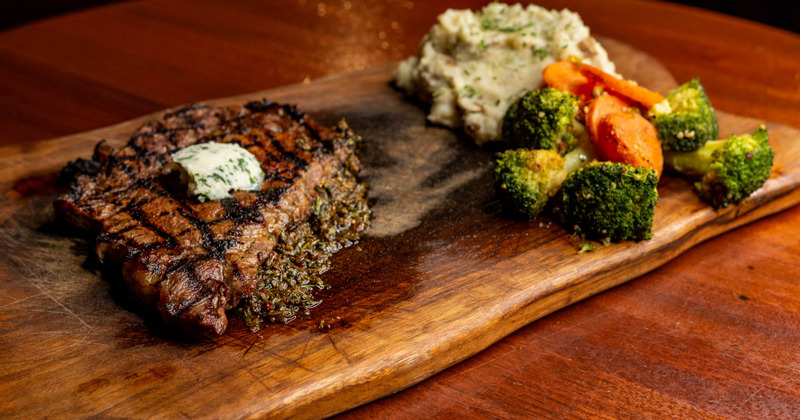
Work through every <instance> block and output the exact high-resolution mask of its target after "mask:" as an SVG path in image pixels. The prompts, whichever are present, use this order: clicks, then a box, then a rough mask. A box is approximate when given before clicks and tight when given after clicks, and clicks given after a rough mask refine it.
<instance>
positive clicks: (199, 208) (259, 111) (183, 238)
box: [54, 99, 369, 334]
mask: <svg viewBox="0 0 800 420" xmlns="http://www.w3.org/2000/svg"><path fill="white" fill-rule="evenodd" d="M206 142H220V143H234V144H238V145H239V146H242V147H243V148H245V149H246V150H248V151H249V152H251V153H252V154H253V155H255V156H256V158H257V159H258V161H259V162H260V164H261V169H262V170H263V171H264V173H265V174H266V177H265V181H264V183H263V185H262V186H261V190H260V191H252V192H251V191H232V192H231V197H229V198H223V199H221V200H211V201H205V202H200V201H199V200H197V199H196V198H195V197H189V196H187V194H186V189H185V188H182V187H181V186H179V185H175V182H174V181H175V180H174V177H170V176H169V175H168V174H167V172H168V171H165V170H164V169H165V167H166V166H167V165H169V164H170V163H171V162H172V157H171V155H172V153H174V152H176V151H178V150H180V149H182V148H185V147H187V146H190V145H193V144H199V143H206ZM359 142H360V138H359V137H358V136H357V135H355V134H354V133H353V132H352V130H351V129H350V128H349V127H348V126H347V124H346V123H345V122H344V121H341V122H340V123H339V124H337V125H336V126H333V127H326V126H323V125H321V124H318V123H317V122H315V121H314V120H313V119H311V118H310V117H308V116H307V115H305V114H304V113H302V112H299V111H298V110H297V109H296V108H295V107H293V106H288V105H279V104H276V103H273V102H271V101H269V100H266V99H265V100H263V101H256V102H250V103H247V104H245V105H243V106H231V107H210V106H205V105H190V106H186V107H183V108H180V109H177V110H174V111H170V112H167V113H166V114H165V115H164V116H163V118H162V119H160V120H156V121H152V122H150V123H148V124H146V125H144V126H143V127H141V128H140V129H139V130H137V131H136V132H135V133H134V135H133V136H132V137H131V139H130V140H129V141H128V143H127V144H126V145H125V146H123V147H121V148H119V149H114V148H112V147H111V146H110V145H109V144H108V143H107V142H105V141H101V142H100V143H99V144H98V145H97V146H96V148H95V151H94V155H93V157H92V160H91V161H86V160H78V161H76V162H75V163H73V164H70V165H68V167H67V168H65V170H64V173H67V174H69V178H70V182H69V191H68V192H66V193H65V194H63V195H61V196H60V197H58V198H57V199H56V201H55V202H54V206H55V209H56V213H57V214H58V215H59V216H60V217H62V218H63V219H65V220H67V221H68V222H70V223H72V224H75V225H77V226H79V227H82V228H84V229H89V230H92V231H97V232H99V234H98V237H97V240H96V245H95V250H96V253H97V256H98V258H99V260H100V261H101V262H102V263H104V264H114V265H117V266H120V267H121V269H122V277H123V278H124V280H125V282H126V283H127V284H128V285H129V286H130V288H131V289H132V290H133V291H134V292H135V293H136V295H137V296H138V297H139V298H140V299H142V300H143V301H144V302H147V303H150V304H154V305H155V306H156V307H157V308H158V310H159V311H160V312H161V314H162V316H163V317H164V319H165V320H166V321H168V322H171V323H174V324H178V325H181V326H183V327H186V328H190V329H196V328H200V329H207V330H211V331H213V332H215V333H217V334H222V333H223V332H224V331H225V329H226V327H227V324H228V319H227V316H226V310H229V309H232V308H234V307H236V306H237V305H238V304H239V303H240V302H242V303H247V305H248V306H249V307H250V308H253V307H254V306H253V302H254V296H262V295H263V290H264V287H265V284H268V283H270V281H269V280H268V279H265V274H264V273H265V272H268V271H269V267H270V266H271V265H273V264H274V261H275V260H276V259H280V258H277V257H276V252H280V249H282V248H284V246H278V247H277V248H276V245H279V244H282V243H284V242H285V240H283V238H285V237H286V235H287V234H289V233H291V232H294V231H298V228H299V227H302V226H304V225H305V224H307V222H308V220H309V218H310V217H315V218H317V219H318V218H319V211H317V210H318V207H319V206H320V204H319V203H320V198H321V192H323V191H326V187H325V186H326V185H334V184H336V183H335V182H333V181H334V180H341V179H343V178H346V179H348V180H350V181H349V184H348V185H350V186H351V191H356V190H357V191H358V192H357V194H359V197H360V202H362V203H364V205H363V206H361V207H358V208H359V209H360V213H359V219H357V222H355V223H349V224H348V226H347V229H348V230H350V231H351V232H352V233H351V234H343V235H340V236H341V238H345V239H342V241H339V242H336V243H339V244H342V245H347V244H348V243H352V242H353V241H352V239H353V238H357V234H358V233H359V232H360V231H361V230H363V229H364V228H365V227H366V225H367V224H368V218H369V211H368V209H367V208H366V204H365V203H366V200H365V196H366V189H365V188H364V187H363V186H362V185H361V184H358V183H357V181H356V180H355V176H354V174H356V173H357V172H358V170H359V169H360V163H359V161H358V158H357V156H356V154H355V151H356V148H357V146H358V143H359ZM336 185H338V184H336ZM356 186H357V187H358V188H356ZM353 188H354V189H353ZM329 189H330V188H328V190H329ZM335 201H336V200H333V201H331V200H330V199H329V198H328V199H327V201H326V203H327V202H335ZM357 201H358V200H357ZM299 230H300V231H302V229H299ZM353 235H355V236H353ZM334 242H335V241H334ZM334 242H332V243H334ZM340 247H341V246H339V248H340ZM334 248H335V249H334ZM336 249H338V248H337V247H336V246H332V247H331V250H332V251H333V252H335V250H336ZM312 275H313V273H312ZM271 306H273V307H274V305H272V304H267V305H261V306H259V308H260V309H263V311H264V312H265V313H263V314H261V313H256V314H255V315H257V316H261V317H264V318H268V314H267V313H266V312H267V311H268V310H269V309H270V307H271ZM284 306H291V303H289V304H288V305H284ZM301 306H302V302H301ZM259 308H256V309H259ZM295 309H297V308H295ZM252 312H253V311H250V312H248V314H249V315H251V316H250V318H251V319H249V320H248V325H251V327H253V326H254V321H253V320H252V318H253V313H252ZM284 313H286V311H284ZM281 319H285V317H281ZM255 324H257V322H256V323H255Z"/></svg>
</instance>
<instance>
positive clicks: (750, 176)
mask: <svg viewBox="0 0 800 420" xmlns="http://www.w3.org/2000/svg"><path fill="white" fill-rule="evenodd" d="M774 156H775V151H774V150H773V149H772V147H770V145H769V134H768V133H767V129H766V128H765V127H764V126H763V125H762V126H761V127H759V128H758V129H757V130H755V131H753V132H752V133H749V134H744V135H740V136H739V135H733V136H730V137H728V138H727V139H723V140H712V141H709V142H707V143H706V144H705V145H704V146H703V147H702V148H700V149H699V150H696V151H693V152H667V153H665V154H664V163H666V165H667V166H668V167H669V168H671V169H672V170H674V171H676V172H678V173H681V174H684V175H687V176H689V177H694V178H696V179H698V180H697V182H695V184H694V186H695V190H696V191H697V193H698V195H700V197H701V198H702V199H704V200H706V201H707V202H709V203H710V204H711V205H712V206H714V207H715V208H721V207H727V206H729V205H731V204H736V203H739V202H741V201H742V200H744V199H745V198H747V197H749V196H750V194H752V193H753V192H755V191H756V190H757V189H759V188H761V186H762V185H764V182H766V180H767V178H769V176H770V173H771V171H772V159H773V157H774Z"/></svg>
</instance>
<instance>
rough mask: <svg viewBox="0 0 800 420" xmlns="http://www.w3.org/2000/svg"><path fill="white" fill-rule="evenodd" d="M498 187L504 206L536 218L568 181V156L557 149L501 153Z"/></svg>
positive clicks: (496, 168) (496, 188)
mask: <svg viewBox="0 0 800 420" xmlns="http://www.w3.org/2000/svg"><path fill="white" fill-rule="evenodd" d="M494 175H495V177H494V179H495V190H496V191H497V195H498V197H499V198H500V201H501V202H502V204H503V208H504V209H505V210H506V211H507V212H509V213H510V214H513V215H515V216H519V217H522V218H527V219H533V218H534V217H536V216H537V215H538V214H539V213H541V211H542V210H543V209H544V207H545V205H547V201H548V200H549V199H550V197H552V196H553V195H555V194H556V193H557V192H558V189H559V188H560V187H561V183H562V182H563V181H564V177H565V176H566V173H565V172H564V158H563V157H561V155H559V154H558V153H557V152H556V151H555V150H530V149H512V150H506V151H504V152H500V153H498V154H497V166H496V167H495V171H494Z"/></svg>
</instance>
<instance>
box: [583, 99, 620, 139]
mask: <svg viewBox="0 0 800 420" xmlns="http://www.w3.org/2000/svg"><path fill="white" fill-rule="evenodd" d="M630 107H631V104H630V103H629V102H626V101H624V100H622V99H620V98H618V97H616V96H613V95H600V96H598V97H596V98H594V99H592V101H591V102H589V105H588V106H587V107H586V117H585V120H586V131H588V132H589V136H591V137H593V138H594V137H596V136H597V126H598V125H599V124H600V121H601V120H602V119H603V117H605V116H606V115H608V114H613V113H616V112H627V111H628V110H629V108H630Z"/></svg>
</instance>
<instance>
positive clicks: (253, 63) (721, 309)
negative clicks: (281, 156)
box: [0, 0, 800, 418]
mask: <svg viewBox="0 0 800 420" xmlns="http://www.w3.org/2000/svg"><path fill="white" fill-rule="evenodd" d="M484 3H486V2H485V1H458V2H457V1H424V2H423V1H410V0H387V1H379V0H349V1H344V0H330V1H317V0H314V1H312V0H291V1H289V0H287V1H280V2H278V1H273V2H263V1H258V0H239V1H236V2H229V1H221V0H192V1H189V0H158V1H155V0H153V1H149V0H145V1H131V2H121V3H117V4H114V5H110V6H105V7H101V8H96V9H90V10H86V11H83V12H80V13H76V14H71V15H65V16H61V17H56V18H51V19H47V20H44V21H39V22H35V23H31V24H28V25H25V26H22V27H18V28H15V29H11V30H7V31H4V32H2V33H0V93H2V94H0V108H1V109H2V110H3V112H0V145H17V146H18V147H20V148H23V150H24V149H25V148H33V147H36V142H37V141H40V140H45V139H48V138H53V137H58V136H63V135H66V134H72V133H76V132H80V131H84V130H89V129H94V128H99V127H103V126H107V125H111V124H114V123H118V122H121V121H125V120H128V119H131V118H134V117H137V116H140V115H143V114H148V113H151V112H155V111H159V110H162V109H165V108H168V107H173V106H176V105H180V104H185V103H189V102H193V101H200V100H206V99H212V98H218V97H225V96H232V95H237V94H242V93H247V92H253V91H258V90H262V89H269V88H273V87H279V86H283V85H287V84H293V83H302V82H303V81H304V80H312V79H316V78H319V77H321V76H325V75H331V74H338V73H343V72H350V71H356V70H360V69H364V68H368V67H371V66H375V65H378V64H384V63H391V62H395V61H398V60H400V59H402V58H405V57H406V56H408V55H411V54H414V53H415V51H416V47H417V45H418V43H419V40H420V38H421V37H422V36H423V35H424V34H425V33H426V32H427V29H428V27H429V26H430V25H431V24H432V23H433V22H434V21H435V18H436V16H437V15H438V14H439V13H441V12H442V11H444V10H445V9H447V8H448V7H458V8H466V7H469V8H473V9H476V8H479V7H480V6H482V5H483V4H484ZM538 4H540V5H543V6H547V7H551V8H562V7H567V8H569V9H571V10H574V11H577V12H579V13H580V14H581V16H582V17H583V19H584V21H585V22H586V23H587V24H588V25H589V26H590V27H591V28H592V31H593V33H594V34H597V35H602V36H605V37H610V38H614V39H616V40H619V41H622V42H624V43H627V44H629V45H631V46H633V47H635V48H637V49H639V50H641V51H643V52H646V53H647V54H649V55H651V56H652V57H655V58H656V59H658V60H659V61H661V62H662V63H663V64H664V65H665V66H666V67H667V68H668V69H669V71H670V72H672V74H673V75H674V76H675V78H676V79H677V80H678V81H685V80H687V79H689V78H691V77H694V76H699V77H700V78H701V80H702V81H703V83H704V85H705V87H706V89H707V91H708V94H709V96H710V98H711V100H712V102H713V103H714V105H715V106H716V107H717V108H719V109H721V110H724V111H727V112H731V113H735V114H740V115H746V116H749V117H755V118H759V119H764V120H769V121H774V122H779V123H783V124H787V125H791V126H794V127H800V36H798V35H796V34H793V33H789V32H785V31H781V30H778V29H774V28H770V27H767V26H764V25H760V24H756V23H752V22H748V21H744V20H741V19H736V18H732V17H727V16H723V15H719V14H714V13H710V12H704V11H699V10H697V9H690V8H687V7H683V6H676V5H672V4H667V3H661V2H655V1H629V0H605V1H602V2H598V1H592V0H571V1H563V2H556V1H550V0H541V1H539V2H538ZM798 226H800V208H799V207H795V208H793V209H790V210H787V211H784V212H782V213H779V214H777V215H773V216H771V217H768V218H766V219H763V220H761V221H758V222H755V223H752V224H750V225H747V226H745V227H742V228H739V229H737V230H734V231H732V232H730V233H727V234H725V235H723V236H721V237H718V238H716V239H712V240H709V241H707V242H705V243H703V244H701V245H699V246H697V247H695V248H693V249H691V250H690V251H688V252H686V253H685V254H683V255H681V256H680V257H678V258H677V259H675V260H673V261H672V262H670V263H668V264H667V265H666V266H663V267H661V268H659V269H657V270H655V271H653V272H650V273H649V274H646V275H644V276H642V277H641V278H638V279H636V280H633V281H631V282H628V283H626V284H624V285H622V286H619V287H617V288H614V289H612V290H609V291H607V292H605V293H602V294H600V295H597V296H595V297H593V298H590V299H587V300H585V301H583V302H580V303H577V304H574V305H572V306H570V307H568V308H566V309H563V310H561V311H558V312H556V313H554V314H552V315H549V316H547V317H545V318H543V319H541V320H539V321H536V322H534V323H533V324H530V325H528V326H526V327H524V328H522V329H521V330H518V331H517V332H515V333H513V334H511V335H510V336H508V337H506V338H505V339H503V340H501V341H499V342H498V343H496V344H495V345H493V346H491V347H490V348H488V349H487V350H485V351H483V352H481V353H479V354H477V355H476V356H474V357H472V358H470V359H468V360H466V361H464V362H462V363H460V364H457V365H455V366H453V367H451V368H450V369H448V370H446V371H444V372H441V373H440V374H437V375H435V376H433V377H431V378H429V379H427V380H425V381H424V382H422V383H420V384H418V385H415V386H413V387H411V388H409V389H406V390H404V391H402V392H400V393H397V394H395V395H392V396H390V397H387V398H384V399H382V400H378V401H375V402H373V403H371V404H368V405H366V406H362V407H359V408H357V409H354V410H351V411H349V412H346V413H343V414H342V415H341V416H342V417H344V418H385V417H390V418H420V417H437V418H452V417H464V416H480V417H489V418H509V417H528V416H536V417H558V418H562V417H577V418H597V417H603V416H608V417H612V418H616V417H640V416H641V415H650V416H658V417H704V418H705V417H716V416H720V417H726V418H791V417H796V416H797V415H798V413H800V352H798V350H797V349H799V348H800V314H798V311H800V281H798V277H799V276H798V273H800V258H798V254H797V250H798V249H800V227H798Z"/></svg>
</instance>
